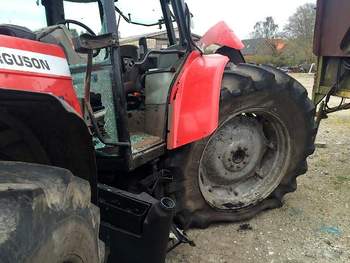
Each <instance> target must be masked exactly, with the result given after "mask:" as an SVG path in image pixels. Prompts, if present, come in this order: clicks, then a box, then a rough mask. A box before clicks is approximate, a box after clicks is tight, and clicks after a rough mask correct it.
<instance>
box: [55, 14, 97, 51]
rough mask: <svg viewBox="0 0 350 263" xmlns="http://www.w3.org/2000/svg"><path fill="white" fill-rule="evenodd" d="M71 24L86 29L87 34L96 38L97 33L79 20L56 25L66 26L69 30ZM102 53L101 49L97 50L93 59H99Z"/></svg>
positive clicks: (70, 20)
mask: <svg viewBox="0 0 350 263" xmlns="http://www.w3.org/2000/svg"><path fill="white" fill-rule="evenodd" d="M69 24H74V25H77V26H80V27H82V28H84V29H85V30H86V32H88V33H89V34H90V35H92V36H96V33H95V32H94V31H93V30H92V29H91V28H90V27H88V26H87V25H85V24H83V23H81V22H79V21H77V20H73V19H65V20H62V21H60V22H58V23H56V25H66V26H67V28H69V26H68V25H69ZM100 51H101V50H100V49H98V50H96V51H95V52H94V55H93V57H97V56H98V54H100Z"/></svg>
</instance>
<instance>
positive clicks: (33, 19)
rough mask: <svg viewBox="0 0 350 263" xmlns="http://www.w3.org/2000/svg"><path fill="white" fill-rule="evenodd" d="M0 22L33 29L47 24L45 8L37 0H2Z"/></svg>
mask: <svg viewBox="0 0 350 263" xmlns="http://www.w3.org/2000/svg"><path fill="white" fill-rule="evenodd" d="M0 24H13V25H18V26H24V27H27V28H29V29H31V30H33V31H35V30H37V29H40V28H43V27H46V26H47V23H46V16H45V8H44V6H43V5H41V1H37V0H11V1H5V0H2V1H1V16H0Z"/></svg>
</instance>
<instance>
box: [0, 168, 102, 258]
mask: <svg viewBox="0 0 350 263" xmlns="http://www.w3.org/2000/svg"><path fill="white" fill-rule="evenodd" d="M90 197H91V191H90V186H89V183H88V182H87V181H85V180H83V179H80V178H78V177H75V176H73V175H72V173H70V172H69V171H68V170H65V169H62V168H57V167H51V166H43V165H37V164H28V163H20V162H0V214H1V218H0V254H1V262H4V263H11V262H18V263H22V262H23V263H24V262H25V263H48V262H55V263H102V262H103V259H104V244H103V243H102V242H101V241H99V222H100V218H99V209H98V208H97V207H96V206H94V205H93V204H91V202H90Z"/></svg>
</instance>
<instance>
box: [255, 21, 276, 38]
mask: <svg viewBox="0 0 350 263" xmlns="http://www.w3.org/2000/svg"><path fill="white" fill-rule="evenodd" d="M277 32H278V25H277V24H276V23H275V21H274V20H273V17H271V16H268V17H266V19H265V21H259V22H257V23H256V24H255V26H254V31H253V32H252V33H251V35H252V38H264V39H273V38H276V36H277Z"/></svg>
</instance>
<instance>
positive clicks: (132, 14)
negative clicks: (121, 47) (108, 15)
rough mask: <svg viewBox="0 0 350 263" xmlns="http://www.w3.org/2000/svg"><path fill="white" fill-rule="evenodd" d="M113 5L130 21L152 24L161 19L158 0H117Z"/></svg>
mask: <svg viewBox="0 0 350 263" xmlns="http://www.w3.org/2000/svg"><path fill="white" fill-rule="evenodd" d="M115 6H116V7H117V9H118V10H120V12H121V13H122V14H123V15H124V16H125V17H126V18H127V19H128V20H129V21H130V22H132V23H140V24H144V25H152V24H157V23H159V21H160V20H162V19H163V15H162V8H161V6H160V1H159V0H143V1H139V0H118V1H116V3H115Z"/></svg>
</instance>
